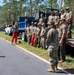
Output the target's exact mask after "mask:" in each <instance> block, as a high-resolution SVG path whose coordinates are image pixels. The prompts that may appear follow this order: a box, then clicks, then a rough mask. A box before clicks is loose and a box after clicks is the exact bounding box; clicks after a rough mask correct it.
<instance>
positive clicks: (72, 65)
mask: <svg viewBox="0 0 74 75" xmlns="http://www.w3.org/2000/svg"><path fill="white" fill-rule="evenodd" d="M72 32H73V33H74V30H73V31H72ZM0 37H2V38H4V39H6V40H9V41H11V36H8V35H5V33H4V32H0ZM19 40H20V39H18V41H19ZM20 41H21V44H18V45H19V46H21V47H23V48H25V49H27V50H29V51H31V52H33V53H35V54H37V55H39V56H40V57H42V58H44V59H46V60H48V53H47V50H44V49H42V48H35V47H33V46H31V45H28V44H27V43H26V42H24V41H22V40H20ZM66 59H67V61H66V62H64V63H59V66H60V67H62V68H64V69H66V70H69V69H70V70H72V69H73V70H74V58H73V57H71V56H68V55H67V56H66ZM73 74H74V73H73Z"/></svg>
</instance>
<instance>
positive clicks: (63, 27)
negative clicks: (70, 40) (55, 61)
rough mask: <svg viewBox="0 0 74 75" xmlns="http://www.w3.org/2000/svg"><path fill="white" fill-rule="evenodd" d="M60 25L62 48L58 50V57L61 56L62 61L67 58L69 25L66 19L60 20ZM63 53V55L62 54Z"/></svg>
mask: <svg viewBox="0 0 74 75" xmlns="http://www.w3.org/2000/svg"><path fill="white" fill-rule="evenodd" d="M60 22H61V23H60V27H59V44H60V49H59V50H58V58H59V59H60V57H61V62H64V61H65V60H66V53H65V46H66V34H67V25H66V19H61V20H60ZM60 53H61V56H60Z"/></svg>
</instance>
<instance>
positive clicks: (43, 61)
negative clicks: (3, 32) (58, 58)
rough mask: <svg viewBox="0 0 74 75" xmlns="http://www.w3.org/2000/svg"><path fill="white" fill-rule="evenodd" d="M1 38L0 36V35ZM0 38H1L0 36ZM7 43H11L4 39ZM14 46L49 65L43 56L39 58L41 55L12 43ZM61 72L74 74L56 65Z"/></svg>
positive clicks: (69, 74)
mask: <svg viewBox="0 0 74 75" xmlns="http://www.w3.org/2000/svg"><path fill="white" fill-rule="evenodd" d="M0 38H1V37H0ZM1 39H3V38H1ZM3 40H5V39H3ZM6 41H7V42H8V43H11V42H10V41H8V40H6ZM14 46H16V47H18V48H20V49H21V50H23V51H25V52H27V53H29V54H31V55H33V56H35V57H36V58H38V59H40V60H42V61H43V62H45V63H47V64H49V65H50V62H49V61H47V60H45V59H43V58H41V57H39V56H38V55H36V54H34V53H32V52H30V51H28V50H27V49H24V48H22V47H20V46H18V45H14ZM58 68H59V69H60V70H61V71H62V72H65V73H67V74H68V75H74V74H71V73H69V72H67V71H66V70H63V69H62V68H60V67H58Z"/></svg>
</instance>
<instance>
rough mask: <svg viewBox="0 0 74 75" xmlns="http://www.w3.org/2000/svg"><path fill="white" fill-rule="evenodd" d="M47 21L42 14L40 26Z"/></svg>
mask: <svg viewBox="0 0 74 75" xmlns="http://www.w3.org/2000/svg"><path fill="white" fill-rule="evenodd" d="M45 22H46V20H45V18H44V17H43V14H40V18H39V22H38V23H40V24H42V23H44V24H45Z"/></svg>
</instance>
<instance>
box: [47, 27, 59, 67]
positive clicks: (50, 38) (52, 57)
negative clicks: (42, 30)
mask: <svg viewBox="0 0 74 75" xmlns="http://www.w3.org/2000/svg"><path fill="white" fill-rule="evenodd" d="M46 43H47V45H48V56H49V61H50V65H51V66H52V67H55V66H56V65H57V64H58V60H57V52H58V46H59V41H58V31H57V30H56V29H55V28H51V29H50V30H49V31H48V33H47V40H46Z"/></svg>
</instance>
